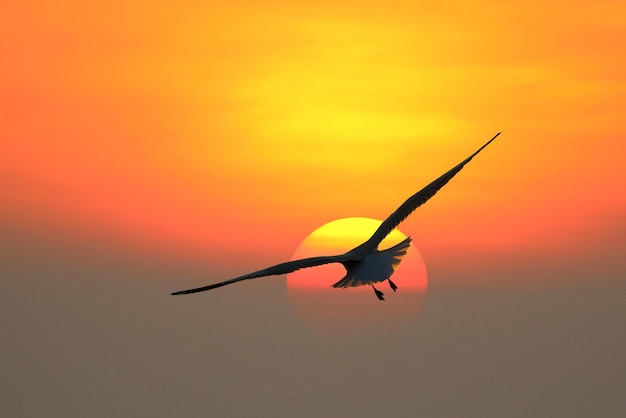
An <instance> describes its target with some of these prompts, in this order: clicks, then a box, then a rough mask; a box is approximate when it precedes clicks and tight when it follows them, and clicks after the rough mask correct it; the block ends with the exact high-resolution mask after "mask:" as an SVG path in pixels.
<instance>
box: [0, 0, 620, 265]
mask: <svg viewBox="0 0 626 418" xmlns="http://www.w3.org/2000/svg"><path fill="white" fill-rule="evenodd" d="M6 7H8V8H9V10H8V13H3V14H4V17H3V18H2V25H0V40H1V44H0V53H1V54H2V56H3V57H5V58H4V59H3V61H4V62H5V64H4V65H2V66H1V67H0V89H1V90H2V95H1V97H0V109H1V110H2V112H1V115H2V116H0V117H1V118H2V123H1V124H0V156H1V158H2V168H0V174H1V176H0V178H1V180H0V187H1V189H0V193H1V194H0V197H1V198H2V200H3V209H2V212H0V213H1V214H2V215H3V216H4V217H5V218H6V219H8V220H10V221H11V222H19V223H21V224H23V225H25V227H28V228H32V229H41V228H52V229H54V230H55V231H61V233H63V234H71V235H73V236H79V237H80V236H83V237H85V236H88V237H90V238H89V239H95V240H98V239H107V240H108V239H114V240H118V241H119V242H120V243H121V242H123V244H120V245H129V246H132V247H146V248H158V249H160V250H165V251H166V252H169V253H172V254H196V255H202V254H206V253H207V252H211V253H213V254H222V255H227V254H232V253H233V252H235V251H245V252H251V253H255V254H258V255H259V256H267V257H270V258H271V259H272V260H273V259H274V258H281V256H283V255H285V254H290V253H291V252H292V251H293V249H294V248H296V247H297V245H298V244H299V242H300V241H301V240H302V239H303V238H304V237H305V236H306V235H307V234H308V233H309V232H311V231H312V230H314V229H315V228H317V227H318V226H320V225H322V224H323V223H326V222H328V221H330V220H333V219H337V218H342V217H348V216H367V217H378V218H383V217H385V216H387V215H388V214H389V213H390V212H391V211H392V210H393V209H394V208H395V207H396V206H397V205H398V204H399V203H401V202H402V201H403V200H404V199H405V198H406V197H408V196H409V195H410V194H412V193H414V192H415V191H416V190H418V189H419V188H421V187H422V186H424V185H425V184H427V183H428V182H429V181H430V180H432V179H434V178H435V177H437V176H438V175H440V174H441V173H443V172H444V171H446V170H447V169H449V168H450V167H452V166H453V165H454V164H456V163H457V162H459V161H460V160H461V159H463V158H465V157H466V156H467V155H468V154H469V153H470V152H472V151H474V150H475V149H476V148H477V147H478V146H480V145H481V144H482V143H484V142H485V141H486V140H487V139H489V138H490V137H491V136H493V134H494V133H495V132H497V131H500V130H502V131H503V135H502V136H501V138H499V139H498V140H497V141H496V142H494V144H492V145H491V146H490V147H489V148H488V149H486V150H485V151H484V152H483V153H482V154H481V155H480V156H479V157H477V158H476V160H474V161H473V162H472V163H471V164H470V165H469V166H468V167H466V169H465V170H464V172H463V173H461V174H460V175H459V176H458V178H455V179H454V180H453V181H452V182H451V183H450V185H448V186H446V189H444V190H443V191H442V192H441V193H440V194H438V195H437V197H436V198H435V199H433V201H431V202H429V203H428V204H427V205H426V206H425V207H424V208H421V209H420V210H419V213H416V214H415V215H413V217H412V218H410V219H409V220H408V221H407V227H406V228H404V229H403V231H404V232H405V233H406V234H407V235H411V236H413V237H414V238H415V242H416V244H417V245H418V246H420V245H426V246H430V247H431V248H432V251H434V252H437V251H443V249H450V248H452V249H454V248H458V249H465V250H467V251H478V250H484V251H486V250H489V249H498V250H502V249H505V250H506V249H510V250H511V251H515V250H516V249H519V248H529V247H533V248H542V246H546V245H555V244H561V243H562V244H565V245H574V244H573V243H580V242H581V241H582V242H584V241H586V240H594V239H596V240H597V239H599V238H598V236H600V237H605V236H607V234H608V236H609V237H610V236H611V235H610V231H612V230H615V227H616V225H617V226H619V227H621V225H623V220H624V214H625V211H626V195H625V194H624V193H621V192H620V191H618V188H619V185H623V184H625V182H626V175H625V174H624V171H623V170H621V166H622V160H623V155H625V151H626V145H625V142H624V139H625V133H626V129H625V128H624V126H623V121H624V120H626V110H625V108H624V105H623V103H624V99H625V92H626V78H625V76H624V74H626V68H625V67H626V65H625V60H624V58H623V57H622V56H623V53H621V52H622V51H621V49H623V45H624V42H625V41H626V37H625V30H626V28H625V26H626V24H625V23H624V22H625V21H626V20H624V19H623V16H625V15H626V6H624V5H622V4H621V3H619V2H597V1H588V2H576V3H571V2H564V1H562V2H546V1H542V2H539V1H536V2H531V3H529V2H505V3H502V2H481V3H475V2H470V3H467V2H460V1H452V2H443V3H438V4H436V5H435V4H420V3H418V2H407V1H392V2H385V3H384V4H383V3H380V2H369V1H368V2H363V1H359V2H355V1H342V2H316V3H315V5H314V6H313V5H306V4H304V3H300V2H298V3H297V4H293V3H292V2H279V1H270V2H263V3H262V4H261V3H258V2H252V1H238V2H228V3H227V4H226V3H224V2H187V3H181V2H165V1H161V2H143V3H141V2H131V3H128V2H109V3H107V4H106V5H93V4H91V3H85V2H78V1H64V2H60V3H59V2H55V3H54V4H52V3H48V2H35V1H25V2H19V4H18V3H16V4H12V5H10V6H6ZM620 17H622V18H620ZM7 63H8V64H7ZM268 237H271V238H268ZM606 239H608V240H609V241H610V240H611V239H613V238H602V239H600V241H602V240H604V241H606ZM259 241H263V244H262V245H260V244H259ZM604 241H602V242H604ZM576 245H578V244H576ZM598 245H600V243H599V244H598ZM267 259H269V258H267Z"/></svg>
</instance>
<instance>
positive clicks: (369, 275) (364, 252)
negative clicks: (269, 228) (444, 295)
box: [172, 132, 500, 300]
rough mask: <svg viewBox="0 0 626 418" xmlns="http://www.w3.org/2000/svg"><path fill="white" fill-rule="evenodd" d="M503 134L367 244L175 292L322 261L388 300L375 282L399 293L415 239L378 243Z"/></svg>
mask: <svg viewBox="0 0 626 418" xmlns="http://www.w3.org/2000/svg"><path fill="white" fill-rule="evenodd" d="M498 135H500V132H498V133H497V134H496V135H495V136H494V137H493V138H491V139H490V140H489V141H488V142H487V143H486V144H485V145H483V146H482V147H480V148H479V149H478V150H477V151H476V152H474V153H473V154H472V155H470V156H469V157H467V158H466V159H465V160H463V161H461V162H460V163H459V164H458V165H456V166H454V167H453V168H452V169H451V170H449V171H448V172H446V173H445V174H443V175H442V176H441V177H439V178H437V179H436V180H434V181H433V182H432V183H430V184H429V185H428V186H426V187H424V188H423V189H422V190H420V191H419V192H417V193H415V194H414V195H413V196H411V197H409V198H408V199H407V200H406V201H405V202H404V203H403V204H402V205H400V207H399V208H398V209H396V210H395V211H394V212H393V213H392V214H391V215H389V217H388V218H387V219H385V220H384V221H383V222H382V223H381V224H380V226H379V227H378V229H377V230H376V231H375V232H374V234H373V235H372V236H371V237H370V238H369V239H368V240H367V241H365V242H364V243H363V244H361V245H359V246H357V247H355V248H353V249H351V250H350V251H348V252H346V253H345V254H340V255H330V256H321V257H311V258H303V259H300V260H293V261H288V262H286V263H281V264H276V265H275V266H271V267H268V268H266V269H263V270H258V271H255V272H252V273H249V274H245V275H243V276H239V277H235V278H234V279H230V280H225V281H223V282H219V283H214V284H210V285H208V286H203V287H197V288H194V289H188V290H181V291H179V292H174V293H172V295H186V294H189V293H197V292H204V291H205V290H211V289H217V288H218V287H222V286H226V285H229V284H233V283H237V282H241V281H243V280H248V279H256V278H257V277H265V276H277V275H282V274H288V273H291V272H294V271H296V270H300V269H303V268H308V267H315V266H320V265H322V264H330V263H341V264H342V265H343V266H344V268H345V269H346V275H345V276H344V277H343V278H342V279H341V280H339V281H338V282H337V283H335V284H333V285H332V287H335V288H338V287H340V288H347V287H356V286H363V285H369V286H372V288H373V289H374V293H375V294H376V297H377V298H378V299H379V300H385V298H384V293H383V292H381V291H380V290H378V289H377V288H376V287H374V283H380V282H384V281H388V282H389V286H390V287H391V289H392V290H393V291H394V292H395V291H396V289H397V288H398V287H397V286H396V284H395V283H394V282H392V281H391V275H392V274H393V272H394V270H395V268H396V267H397V266H398V264H400V261H401V260H402V257H404V255H405V254H406V252H407V250H408V248H409V246H410V245H411V238H410V237H408V238H406V239H405V240H404V241H402V242H400V243H399V244H396V245H394V246H393V247H391V248H388V249H386V250H382V251H381V250H379V249H378V245H379V244H380V243H381V241H382V240H383V239H384V238H385V237H386V236H387V235H389V233H390V232H391V231H393V230H394V229H395V228H396V227H397V226H398V225H399V224H400V223H401V222H402V221H403V220H405V219H406V218H407V217H408V216H409V215H410V214H411V213H412V212H413V211H414V210H415V209H417V208H418V207H419V206H421V205H423V204H424V203H426V202H427V201H428V199H430V198H431V197H433V196H434V195H435V193H437V192H438V191H439V189H441V188H442V187H443V186H444V185H445V184H446V183H448V182H449V181H450V179H452V177H454V176H455V175H456V174H457V173H458V172H459V171H461V170H462V169H463V167H464V166H465V164H467V163H469V162H470V161H471V160H472V158H474V157H475V156H476V155H477V154H478V153H479V152H480V151H482V150H483V149H484V148H485V147H486V146H487V145H489V144H490V143H491V142H492V141H493V140H494V139H496V138H497V137H498Z"/></svg>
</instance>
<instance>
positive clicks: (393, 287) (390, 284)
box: [387, 279, 398, 292]
mask: <svg viewBox="0 0 626 418" xmlns="http://www.w3.org/2000/svg"><path fill="white" fill-rule="evenodd" d="M387 281H388V282H389V286H391V290H393V291H394V292H395V291H396V290H397V289H398V286H396V284H395V283H394V282H392V281H391V279H387Z"/></svg>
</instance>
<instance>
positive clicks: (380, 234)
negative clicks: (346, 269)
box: [355, 132, 500, 251]
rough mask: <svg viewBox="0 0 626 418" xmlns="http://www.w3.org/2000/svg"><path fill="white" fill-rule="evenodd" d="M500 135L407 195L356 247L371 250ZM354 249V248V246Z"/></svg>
mask: <svg viewBox="0 0 626 418" xmlns="http://www.w3.org/2000/svg"><path fill="white" fill-rule="evenodd" d="M498 135H500V132H498V133H497V134H496V135H495V136H494V137H493V138H491V139H490V140H489V141H488V142H487V143H486V144H485V145H483V146H482V147H480V148H479V149H478V151H476V152H474V153H473V154H472V155H470V156H469V157H467V158H466V159H465V160H463V161H462V162H461V163H459V164H458V165H456V166H455V167H454V168H452V169H451V170H450V171H448V172H447V173H445V174H444V175H442V176H441V177H439V178H438V179H436V180H435V181H433V182H432V183H430V184H429V185H428V186H426V187H424V188H423V189H422V190H420V191H419V192H417V193H415V194H414V195H413V196H411V197H409V198H408V199H407V200H406V202H404V203H403V204H402V205H400V207H399V208H398V209H396V210H395V212H393V213H392V214H391V215H389V217H388V218H387V219H385V220H384V221H383V223H381V224H380V226H379V227H378V229H377V230H376V232H374V234H373V235H372V236H371V237H370V238H369V239H368V240H367V241H365V242H364V243H363V244H361V245H359V247H357V248H358V249H359V250H367V251H371V250H373V249H374V248H377V247H378V244H380V242H381V241H382V240H383V239H385V237H386V236H387V235H389V233H390V232H391V231H393V230H394V229H395V228H396V227H397V226H398V225H399V224H400V222H402V221H403V220H405V219H406V218H407V217H408V216H409V215H410V214H411V213H412V212H413V211H414V210H415V209H417V208H418V207H420V206H421V205H423V204H424V203H426V201H428V199H430V198H431V197H433V196H434V195H435V193H437V192H438V191H439V189H441V188H442V187H443V186H445V184H446V183H447V182H449V181H450V179H452V177H454V176H455V175H456V174H457V173H458V172H459V171H461V170H462V169H463V167H464V166H465V164H467V163H469V162H470V161H471V160H472V158H474V157H475V156H476V154H478V153H479V152H480V151H482V150H483V148H485V147H486V146H487V145H489V144H490V143H491V141H493V140H494V139H496V138H497V137H498ZM355 249H356V248H355Z"/></svg>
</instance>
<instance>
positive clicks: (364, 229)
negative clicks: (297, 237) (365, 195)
mask: <svg viewBox="0 0 626 418" xmlns="http://www.w3.org/2000/svg"><path fill="white" fill-rule="evenodd" d="M380 223H381V222H380V221H378V220H375V219H369V218H346V219H338V220H335V221H332V222H329V223H327V224H325V225H323V226H321V227H320V228H318V229H316V230H315V231H313V232H312V233H311V234H310V235H309V236H308V237H307V238H306V239H305V240H304V241H303V242H302V243H301V244H300V246H299V247H298V249H297V250H296V252H295V253H294V255H293V257H292V259H298V258H305V257H314V256H316V255H331V254H340V253H343V252H346V251H348V250H350V249H351V248H354V247H356V246H357V245H359V244H361V243H362V242H363V241H365V240H366V239H367V238H369V237H370V236H371V234H372V233H373V232H374V231H375V230H376V228H378V226H379V225H380ZM404 238H406V236H405V235H404V234H403V233H402V232H400V231H399V230H397V229H396V230H394V231H392V232H391V233H390V234H389V235H388V236H387V237H386V238H385V239H384V240H383V242H382V243H381V245H380V247H379V248H380V249H385V248H388V247H391V246H393V245H395V244H397V243H398V242H400V241H402V240H403V239H404ZM344 275H345V269H344V268H343V267H342V266H341V265H334V264H330V265H326V266H319V267H316V268H311V269H304V270H300V271H296V272H294V273H291V274H289V275H288V276H287V288H288V294H289V300H290V302H291V304H292V306H293V309H294V311H295V312H296V314H297V315H298V317H300V318H301V319H302V320H303V322H304V323H306V324H307V325H308V326H309V327H310V328H312V329H313V330H315V331H318V332H321V333H325V334H328V333H330V334H337V333H339V334H346V333H347V334H354V333H357V334H360V333H364V332H373V331H374V332H375V331H380V330H386V329H389V328H394V327H397V326H398V325H402V324H406V323H409V322H411V320H413V319H415V318H416V317H417V315H418V313H419V312H420V310H421V308H422V305H423V303H424V300H425V296H426V288H427V275H426V267H425V264H424V261H423V259H422V257H421V255H420V253H419V251H418V250H417V248H415V246H414V245H411V247H410V248H409V251H408V252H407V255H406V256H405V257H404V258H403V259H402V262H401V263H400V265H399V266H398V267H397V268H396V271H395V272H394V275H393V276H392V278H393V281H394V282H395V283H396V284H397V286H398V291H397V292H395V293H394V292H393V291H392V290H391V289H390V288H389V286H388V284H387V283H386V282H383V283H379V284H377V285H376V286H377V288H378V289H379V290H382V291H383V292H384V293H385V298H386V300H385V301H384V302H382V303H381V302H380V301H378V299H377V298H376V296H375V295H374V292H373V290H372V288H371V287H370V286H360V287H356V288H347V289H335V288H332V287H331V285H332V284H333V283H335V282H336V281H338V280H339V279H341V278H342V277H343V276H344Z"/></svg>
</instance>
